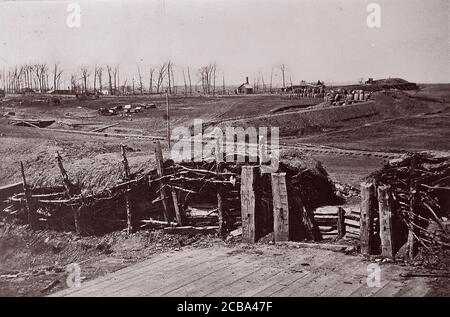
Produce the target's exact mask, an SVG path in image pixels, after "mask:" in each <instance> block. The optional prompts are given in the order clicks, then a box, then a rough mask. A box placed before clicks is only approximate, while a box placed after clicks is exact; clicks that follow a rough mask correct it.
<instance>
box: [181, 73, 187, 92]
mask: <svg viewBox="0 0 450 317" xmlns="http://www.w3.org/2000/svg"><path fill="white" fill-rule="evenodd" d="M182 72H183V82H184V94H185V95H187V83H186V75H185V74H184V69H182Z"/></svg>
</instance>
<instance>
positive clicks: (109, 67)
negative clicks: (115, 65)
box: [106, 65, 113, 95]
mask: <svg viewBox="0 0 450 317" xmlns="http://www.w3.org/2000/svg"><path fill="white" fill-rule="evenodd" d="M106 70H107V71H108V82H109V94H110V95H112V94H113V83H112V67H111V66H109V65H106Z"/></svg>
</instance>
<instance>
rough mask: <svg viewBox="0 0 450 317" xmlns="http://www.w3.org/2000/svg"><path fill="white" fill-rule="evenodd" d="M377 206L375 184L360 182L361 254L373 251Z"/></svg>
mask: <svg viewBox="0 0 450 317" xmlns="http://www.w3.org/2000/svg"><path fill="white" fill-rule="evenodd" d="M376 208H377V199H376V193H375V185H374V184H373V183H361V218H360V244H361V253H362V254H372V253H373V251H374V245H373V244H374V236H375V235H374V218H375V213H376Z"/></svg>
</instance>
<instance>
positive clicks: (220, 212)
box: [217, 185, 226, 238]
mask: <svg viewBox="0 0 450 317" xmlns="http://www.w3.org/2000/svg"><path fill="white" fill-rule="evenodd" d="M217 212H218V215H219V237H221V238H223V237H224V236H225V233H226V230H225V221H224V210H223V197H222V187H221V185H219V186H218V189H217Z"/></svg>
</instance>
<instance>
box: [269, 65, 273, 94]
mask: <svg viewBox="0 0 450 317" xmlns="http://www.w3.org/2000/svg"><path fill="white" fill-rule="evenodd" d="M272 79H273V67H272V69H271V70H270V93H272Z"/></svg>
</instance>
